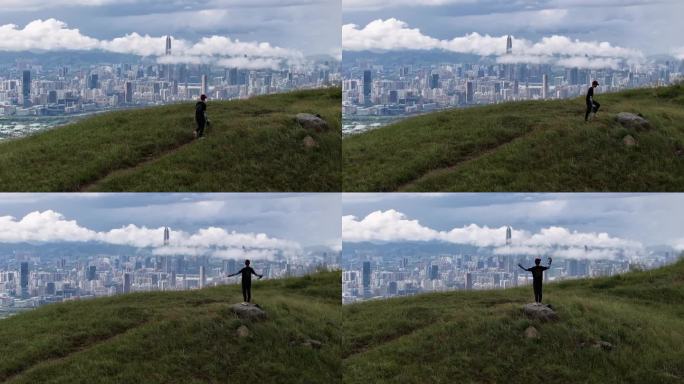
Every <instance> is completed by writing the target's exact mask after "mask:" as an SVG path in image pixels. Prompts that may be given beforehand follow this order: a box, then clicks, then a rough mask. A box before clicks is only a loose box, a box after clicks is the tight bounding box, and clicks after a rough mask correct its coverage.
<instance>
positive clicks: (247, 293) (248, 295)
mask: <svg viewBox="0 0 684 384" xmlns="http://www.w3.org/2000/svg"><path fill="white" fill-rule="evenodd" d="M242 298H243V299H244V300H243V301H244V302H246V303H249V302H250V301H252V284H242Z"/></svg>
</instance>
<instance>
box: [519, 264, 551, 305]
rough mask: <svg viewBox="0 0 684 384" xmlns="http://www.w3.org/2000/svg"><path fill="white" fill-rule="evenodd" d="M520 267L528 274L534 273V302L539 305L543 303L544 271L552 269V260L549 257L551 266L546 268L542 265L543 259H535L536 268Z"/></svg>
mask: <svg viewBox="0 0 684 384" xmlns="http://www.w3.org/2000/svg"><path fill="white" fill-rule="evenodd" d="M518 267H520V268H522V269H523V270H525V271H527V272H532V287H533V288H534V301H535V302H537V303H541V302H542V281H544V271H546V270H547V269H549V268H551V258H550V257H549V265H547V266H546V267H544V266H542V265H541V259H540V258H536V259H534V267H532V268H525V267H523V266H522V265H520V264H518Z"/></svg>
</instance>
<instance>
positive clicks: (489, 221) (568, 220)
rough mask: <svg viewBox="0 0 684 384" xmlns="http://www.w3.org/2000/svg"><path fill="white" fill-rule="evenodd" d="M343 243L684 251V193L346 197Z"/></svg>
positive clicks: (344, 202) (371, 195) (359, 195)
mask: <svg viewBox="0 0 684 384" xmlns="http://www.w3.org/2000/svg"><path fill="white" fill-rule="evenodd" d="M343 215H344V219H343V229H342V231H343V241H345V242H346V241H354V242H356V241H363V240H378V241H382V240H384V241H401V240H439V241H449V242H453V243H464V244H472V245H481V246H500V245H502V242H505V227H506V226H508V225H510V226H511V227H512V228H513V232H514V234H513V240H514V243H516V237H517V238H518V241H517V243H518V244H519V245H521V246H539V245H540V244H542V245H543V244H546V245H559V246H567V247H579V248H583V247H584V245H588V246H590V247H596V249H597V250H598V249H600V248H626V249H637V248H642V247H646V246H650V245H669V246H675V247H677V248H678V249H684V231H683V230H682V228H684V194H652V193H651V194H603V193H602V194H583V193H579V194H488V193H480V194H459V193H455V194H344V196H343Z"/></svg>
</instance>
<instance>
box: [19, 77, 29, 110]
mask: <svg viewBox="0 0 684 384" xmlns="http://www.w3.org/2000/svg"><path fill="white" fill-rule="evenodd" d="M21 91H22V92H21V95H22V96H23V98H24V106H25V107H27V106H29V105H30V104H31V71H24V73H23V78H22V82H21Z"/></svg>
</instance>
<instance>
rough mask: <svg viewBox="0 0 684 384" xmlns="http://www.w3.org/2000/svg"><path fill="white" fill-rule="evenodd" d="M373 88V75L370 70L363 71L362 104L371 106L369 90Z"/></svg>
mask: <svg viewBox="0 0 684 384" xmlns="http://www.w3.org/2000/svg"><path fill="white" fill-rule="evenodd" d="M372 86H373V74H372V73H371V71H370V70H365V71H363V102H364V103H365V104H366V105H370V104H371V90H372Z"/></svg>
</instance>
